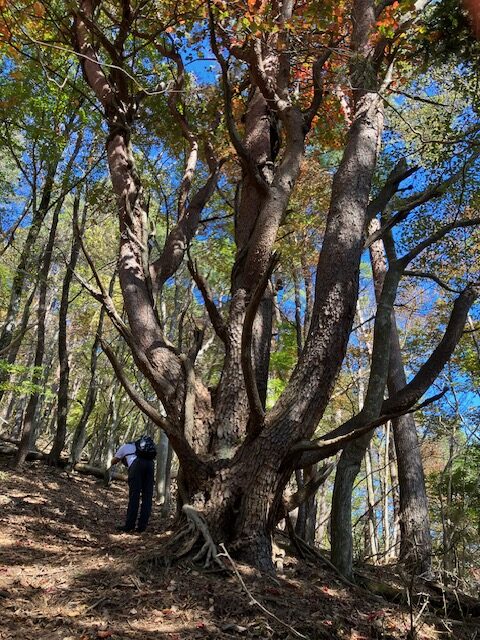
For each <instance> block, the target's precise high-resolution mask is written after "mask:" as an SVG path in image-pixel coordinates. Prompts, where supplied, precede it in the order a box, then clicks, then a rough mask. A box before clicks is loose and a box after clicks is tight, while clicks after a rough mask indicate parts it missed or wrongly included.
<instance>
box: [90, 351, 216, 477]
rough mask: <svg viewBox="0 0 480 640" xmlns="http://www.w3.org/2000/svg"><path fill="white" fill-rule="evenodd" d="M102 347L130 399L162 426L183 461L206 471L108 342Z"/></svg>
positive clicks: (181, 435)
mask: <svg viewBox="0 0 480 640" xmlns="http://www.w3.org/2000/svg"><path fill="white" fill-rule="evenodd" d="M101 345H102V349H103V351H104V352H105V355H106V356H107V358H108V359H109V360H110V363H111V365H112V367H113V370H114V371H115V375H116V376H117V378H118V380H119V381H120V383H121V385H122V386H123V388H124V389H125V391H126V392H127V394H128V396H129V397H130V399H131V400H132V401H133V402H134V403H135V404H136V405H137V407H138V408H139V409H140V410H141V411H142V412H143V413H144V414H145V415H146V416H148V417H149V418H150V420H152V422H153V423H154V424H156V425H158V426H159V427H161V428H162V429H163V430H164V431H165V433H166V434H167V436H168V438H169V440H170V442H171V443H172V446H173V448H174V449H175V452H176V454H177V455H178V456H179V458H180V459H181V460H182V462H183V463H186V464H187V465H190V468H192V465H193V466H194V467H197V468H202V469H203V471H204V472H206V465H205V464H204V463H203V462H202V460H200V458H199V457H198V456H197V454H196V453H195V452H194V451H193V449H192V448H191V447H190V445H189V444H188V442H187V440H186V439H185V437H184V435H183V434H181V433H179V431H178V430H177V429H176V428H175V427H174V425H173V424H172V423H171V422H170V421H169V420H167V419H166V418H165V417H164V416H162V414H161V413H160V412H159V411H157V409H155V407H153V406H152V405H151V404H150V403H149V402H147V401H146V400H145V398H143V397H142V396H141V395H140V394H139V393H138V391H137V390H136V389H135V388H134V387H133V385H132V384H131V383H130V381H129V380H128V379H127V377H126V376H125V372H124V370H123V367H122V365H121V364H120V362H119V361H118V360H117V358H116V356H115V354H114V352H113V350H112V349H111V348H110V347H109V346H108V344H107V343H106V342H105V341H103V340H101Z"/></svg>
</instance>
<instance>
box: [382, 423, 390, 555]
mask: <svg viewBox="0 0 480 640" xmlns="http://www.w3.org/2000/svg"><path fill="white" fill-rule="evenodd" d="M384 433H385V445H384V456H383V473H382V478H383V480H382V489H383V542H384V546H383V548H384V552H385V555H384V558H385V559H386V558H387V554H388V550H389V549H390V509H389V499H388V495H389V482H388V475H389V471H390V469H389V467H390V465H389V450H390V423H389V422H387V424H386V425H385V428H384Z"/></svg>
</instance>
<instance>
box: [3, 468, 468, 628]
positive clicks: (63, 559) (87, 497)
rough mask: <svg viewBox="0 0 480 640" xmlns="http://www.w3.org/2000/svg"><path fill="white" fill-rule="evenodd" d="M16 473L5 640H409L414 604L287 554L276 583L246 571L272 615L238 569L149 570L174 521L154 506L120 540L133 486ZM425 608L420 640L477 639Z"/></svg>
mask: <svg viewBox="0 0 480 640" xmlns="http://www.w3.org/2000/svg"><path fill="white" fill-rule="evenodd" d="M10 465H11V458H7V457H5V456H0V486H1V488H2V489H1V492H0V639H1V640H44V639H45V640H47V639H48V640H96V639H98V638H111V640H127V639H128V640H130V639H131V640H154V639H155V640H159V639H170V640H184V639H187V638H188V639H194V638H196V639H199V640H200V639H208V638H219V639H227V638H247V639H251V638H272V639H287V638H294V637H300V634H302V635H303V636H306V637H308V638H309V639H310V640H315V639H323V638H325V639H327V638H328V639H332V640H333V639H337V638H338V639H344V640H346V639H348V640H361V639H370V638H384V639H392V640H393V639H400V638H408V637H412V636H411V635H409V629H410V627H411V618H410V614H409V611H408V608H407V607H405V606H400V605H395V604H392V603H389V602H387V601H384V600H382V599H381V598H379V597H378V596H373V595H370V594H369V593H368V592H367V591H366V590H364V589H362V588H352V587H349V586H347V585H345V584H344V583H342V581H341V580H340V579H339V577H338V576H337V575H336V574H335V573H334V572H332V571H330V570H328V568H325V567H319V566H318V565H314V564H313V563H308V562H305V561H299V560H298V559H296V558H295V557H293V556H290V555H288V554H287V555H286V557H285V558H284V566H283V571H282V570H281V571H279V574H278V575H277V577H275V578H273V577H266V576H260V575H259V574H258V573H257V572H255V571H253V570H252V569H249V568H248V567H245V566H242V565H238V566H237V568H238V571H239V574H240V575H241V577H242V579H243V580H244V582H245V585H246V587H247V589H248V590H249V591H250V594H251V595H252V596H253V598H255V599H256V600H257V601H258V603H260V604H261V605H262V606H263V607H264V608H265V609H266V610H268V612H270V613H271V614H274V615H275V616H276V617H277V618H278V620H277V619H274V618H273V617H272V616H271V615H269V614H267V613H266V612H265V611H264V610H262V609H261V608H260V607H259V606H258V604H251V601H252V599H251V597H250V596H249V595H248V594H247V593H246V591H245V590H244V589H243V587H242V586H241V584H240V581H239V579H238V577H237V576H236V575H235V574H234V573H231V574H227V573H223V574H222V573H221V572H215V571H208V570H204V569H202V568H201V567H195V566H193V565H192V564H190V563H187V562H185V563H183V564H177V565H174V566H172V567H168V568H167V567H153V566H152V565H151V564H149V563H148V562H146V560H147V559H148V558H151V557H152V556H153V555H154V554H155V553H158V551H159V550H161V548H162V546H163V545H164V544H165V541H166V540H167V538H168V530H167V526H168V523H167V526H166V523H165V522H164V521H163V522H162V521H161V519H160V516H159V515H158V510H157V513H156V512H154V514H153V516H152V521H151V527H150V528H149V530H148V531H147V532H146V533H145V534H143V535H142V536H139V535H126V534H123V535H122V534H117V533H115V525H117V524H119V523H122V518H123V516H124V513H125V508H126V501H127V487H126V485H125V484H123V483H114V484H113V485H111V486H110V487H109V488H108V489H105V488H104V487H103V485H102V483H101V482H99V481H98V480H95V479H92V478H90V477H86V476H80V475H75V474H74V475H71V476H70V477H68V476H67V474H66V473H65V472H61V471H58V470H56V469H51V468H49V467H46V466H45V465H43V464H41V463H33V464H29V465H27V467H26V469H25V470H24V471H22V472H16V471H13V469H12V468H11V466H10ZM427 611H428V608H426V609H424V610H423V611H421V603H420V602H419V603H418V605H415V610H414V616H415V617H417V616H418V621H417V623H416V629H417V632H418V635H417V636H416V637H417V638H418V639H419V640H420V639H425V640H427V639H434V638H438V639H440V638H458V639H462V640H467V638H468V639H469V640H473V639H474V638H477V637H478V638H480V621H479V620H477V621H476V622H477V623H475V621H474V620H473V619H470V620H468V621H463V622H458V621H456V622H454V621H449V620H447V619H446V618H443V619H442V618H440V617H434V616H432V615H429V614H428V613H427ZM280 621H281V622H280ZM286 625H287V626H286ZM288 625H290V627H291V628H288ZM293 629H294V630H295V631H294V630H293Z"/></svg>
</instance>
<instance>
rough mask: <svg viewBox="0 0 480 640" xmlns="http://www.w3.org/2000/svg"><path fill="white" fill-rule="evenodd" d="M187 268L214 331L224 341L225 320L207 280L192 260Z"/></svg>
mask: <svg viewBox="0 0 480 640" xmlns="http://www.w3.org/2000/svg"><path fill="white" fill-rule="evenodd" d="M188 269H189V271H190V273H191V275H192V278H193V279H194V280H195V284H196V285H197V287H198V289H199V291H200V293H201V294H202V298H203V301H204V303H205V308H206V310H207V313H208V316H209V318H210V321H211V323H212V326H213V328H214V330H215V333H216V334H217V335H218V337H219V338H220V339H221V340H222V342H224V343H225V342H226V340H227V329H226V326H225V322H224V320H223V318H222V316H221V315H220V311H219V310H218V309H217V306H216V304H215V302H214V301H213V296H212V293H211V291H210V287H209V286H208V282H207V281H206V279H205V278H204V277H203V276H202V275H201V273H200V272H199V271H198V269H197V266H196V264H194V262H193V261H192V260H189V261H188Z"/></svg>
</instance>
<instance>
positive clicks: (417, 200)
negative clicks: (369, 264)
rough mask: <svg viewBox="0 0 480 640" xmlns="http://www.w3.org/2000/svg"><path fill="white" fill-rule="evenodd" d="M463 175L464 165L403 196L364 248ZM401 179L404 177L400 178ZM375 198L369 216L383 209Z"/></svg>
mask: <svg viewBox="0 0 480 640" xmlns="http://www.w3.org/2000/svg"><path fill="white" fill-rule="evenodd" d="M477 155H478V154H475V156H474V157H475V158H476V157H477ZM472 161H473V159H470V162H472ZM464 175H465V165H464V166H463V167H462V168H461V170H459V171H457V172H456V173H454V174H453V175H452V176H450V177H449V178H447V179H446V180H444V181H443V182H439V183H437V184H434V185H430V186H429V187H428V188H427V189H425V190H424V191H422V192H421V193H417V194H415V195H413V196H411V197H410V198H405V199H404V200H401V201H400V202H399V203H397V204H396V205H395V208H396V209H397V213H396V214H395V215H394V216H392V217H391V218H390V219H389V220H388V221H387V222H385V223H384V224H383V225H382V226H381V227H380V229H378V230H377V231H375V232H374V233H372V234H371V235H370V236H369V237H368V238H367V240H366V242H365V248H366V249H368V247H370V246H371V245H372V244H373V243H374V242H375V241H376V240H379V239H380V238H382V237H383V236H384V235H385V233H386V232H387V231H388V230H389V229H392V228H393V227H394V226H396V225H397V224H399V223H400V222H403V221H404V220H405V219H406V218H407V216H408V215H409V214H410V213H411V212H412V211H414V210H415V209H416V208H417V207H419V206H421V205H422V204H426V203H427V202H430V200H433V199H435V198H440V197H441V196H443V195H445V193H446V191H447V190H448V189H449V188H450V187H451V186H452V185H453V184H455V183H456V182H457V181H458V180H460V179H462V178H463V177H464ZM405 177H406V176H405ZM402 179H405V178H402ZM385 186H387V185H385ZM397 188H398V187H397ZM382 191H383V189H382ZM380 195H381V192H380V194H379V196H378V197H380ZM393 195H394V193H392V195H391V196H390V198H391V197H392V196H393ZM378 197H377V198H378ZM377 198H376V199H375V200H373V201H372V202H371V203H370V205H369V208H368V209H369V216H370V217H373V216H374V215H376V213H379V212H382V211H383V209H382V208H381V207H379V205H380V204H381V202H382V201H378V202H377ZM387 204H388V201H387V202H385V207H386V205H387ZM375 209H376V211H375Z"/></svg>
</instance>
